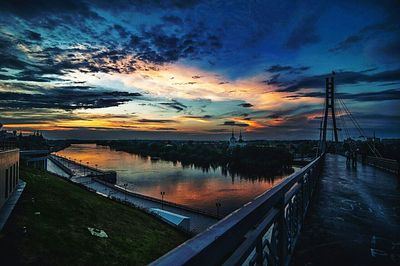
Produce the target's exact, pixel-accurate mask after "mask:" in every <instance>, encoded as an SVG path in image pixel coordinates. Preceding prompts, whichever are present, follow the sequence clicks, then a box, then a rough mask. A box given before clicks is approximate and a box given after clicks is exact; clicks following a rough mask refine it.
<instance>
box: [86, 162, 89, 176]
mask: <svg viewBox="0 0 400 266" xmlns="http://www.w3.org/2000/svg"><path fill="white" fill-rule="evenodd" d="M86 166H87V167H86V169H87V174H88V175H89V162H86Z"/></svg>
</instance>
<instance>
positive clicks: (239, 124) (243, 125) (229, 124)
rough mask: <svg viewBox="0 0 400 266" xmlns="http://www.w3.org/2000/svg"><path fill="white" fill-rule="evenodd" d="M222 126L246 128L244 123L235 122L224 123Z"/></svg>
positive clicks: (246, 125)
mask: <svg viewBox="0 0 400 266" xmlns="http://www.w3.org/2000/svg"><path fill="white" fill-rule="evenodd" d="M222 126H237V127H248V126H249V125H248V124H246V123H238V122H236V121H225V122H224V123H223V124H222Z"/></svg>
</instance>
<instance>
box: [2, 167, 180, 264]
mask: <svg viewBox="0 0 400 266" xmlns="http://www.w3.org/2000/svg"><path fill="white" fill-rule="evenodd" d="M20 175H21V178H22V179H23V180H24V181H25V182H27V186H26V188H25V191H24V193H23V194H22V196H21V198H20V200H19V202H18V204H17V206H16V208H15V209H14V211H13V213H12V215H11V217H10V219H9V220H8V222H7V224H6V226H5V227H4V229H3V231H2V232H1V233H0V258H1V262H2V263H1V264H2V265H5V264H3V263H6V262H8V263H12V264H34V265H143V264H147V263H149V262H151V261H153V260H154V259H156V258H158V257H160V256H161V255H163V254H164V253H166V252H167V251H169V250H170V249H172V248H174V247H176V246H177V245H179V244H180V243H182V242H184V241H185V240H186V239H187V236H185V235H184V234H183V233H181V232H179V231H177V230H176V229H174V228H173V227H171V226H169V225H167V224H165V223H163V222H161V221H159V220H157V219H155V218H154V217H152V216H150V215H148V214H147V213H145V212H143V211H141V210H138V209H134V208H132V207H128V206H125V205H123V204H121V203H117V202H113V201H111V200H109V199H106V198H103V197H101V196H98V195H95V194H93V193H91V192H88V191H86V190H84V189H82V188H80V187H78V186H76V185H74V184H71V183H69V182H67V181H65V180H62V179H60V178H59V177H56V176H54V175H51V174H49V173H46V172H43V171H39V170H35V169H28V168H21V174H20ZM35 212H40V215H35ZM24 227H26V230H27V232H26V233H24V230H23V228H24ZM88 227H95V228H99V229H102V230H104V231H105V232H106V233H107V234H108V238H99V237H95V236H92V235H91V234H90V232H89V230H88V229H87V228H88Z"/></svg>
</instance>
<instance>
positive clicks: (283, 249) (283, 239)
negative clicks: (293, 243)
mask: <svg viewBox="0 0 400 266" xmlns="http://www.w3.org/2000/svg"><path fill="white" fill-rule="evenodd" d="M278 219H279V223H278V225H279V230H278V239H279V245H278V252H279V265H280V266H285V265H286V258H287V240H288V239H287V238H288V235H287V225H286V219H285V194H284V193H283V194H282V199H281V203H280V207H279V218H278Z"/></svg>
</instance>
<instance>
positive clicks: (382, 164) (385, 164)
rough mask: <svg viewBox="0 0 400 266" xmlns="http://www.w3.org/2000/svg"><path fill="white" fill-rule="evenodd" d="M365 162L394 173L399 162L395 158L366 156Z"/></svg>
mask: <svg viewBox="0 0 400 266" xmlns="http://www.w3.org/2000/svg"><path fill="white" fill-rule="evenodd" d="M367 163H368V164H369V165H372V166H375V167H377V168H381V169H383V170H386V171H389V172H392V173H395V174H397V173H398V171H399V163H398V162H397V161H396V160H391V159H387V158H378V157H372V156H368V157H367Z"/></svg>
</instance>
